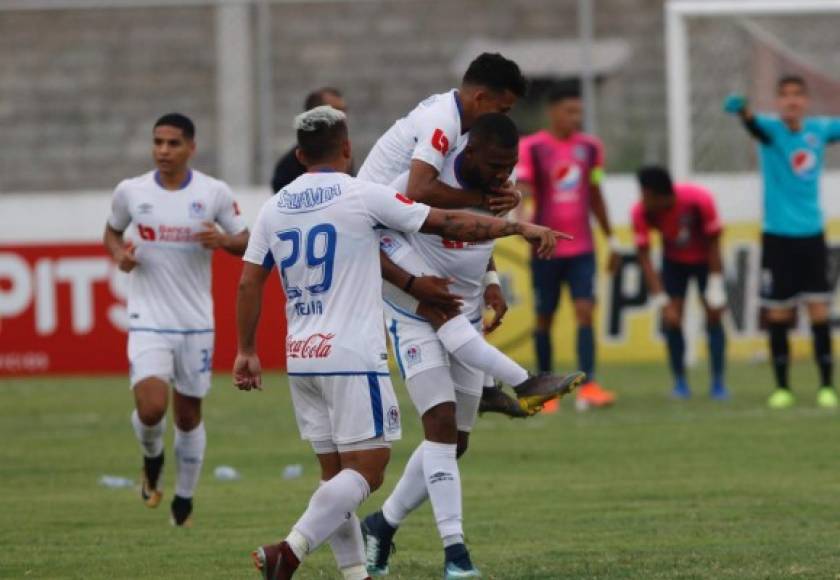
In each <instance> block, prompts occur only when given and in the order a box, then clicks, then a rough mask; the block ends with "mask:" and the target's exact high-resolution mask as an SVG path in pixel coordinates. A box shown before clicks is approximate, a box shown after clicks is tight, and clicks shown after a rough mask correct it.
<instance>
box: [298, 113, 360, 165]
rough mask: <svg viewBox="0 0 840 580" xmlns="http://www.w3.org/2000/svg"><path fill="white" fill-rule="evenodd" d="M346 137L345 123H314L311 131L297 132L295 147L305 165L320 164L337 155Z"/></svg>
mask: <svg viewBox="0 0 840 580" xmlns="http://www.w3.org/2000/svg"><path fill="white" fill-rule="evenodd" d="M347 136H348V132H347V123H346V122H345V121H337V122H335V123H332V124H330V123H328V122H327V121H315V122H314V123H313V127H312V128H311V130H308V131H304V130H302V129H298V130H297V143H298V144H297V146H298V149H300V152H301V154H302V155H303V157H304V159H305V160H306V161H307V163H309V164H315V163H321V162H323V161H329V160H332V159H333V158H334V157H336V155H338V153H339V151H341V146H342V144H343V143H344V142H345V141H346V140H347Z"/></svg>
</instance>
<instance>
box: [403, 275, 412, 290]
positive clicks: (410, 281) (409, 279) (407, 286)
mask: <svg viewBox="0 0 840 580" xmlns="http://www.w3.org/2000/svg"><path fill="white" fill-rule="evenodd" d="M414 279H415V277H414V276H410V277H409V278H408V282H406V283H405V286H403V291H404V292H411V286H412V284H414Z"/></svg>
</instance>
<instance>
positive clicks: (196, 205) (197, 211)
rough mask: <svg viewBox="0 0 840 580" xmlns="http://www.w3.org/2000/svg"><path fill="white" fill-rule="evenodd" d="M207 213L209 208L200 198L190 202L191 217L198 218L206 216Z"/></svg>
mask: <svg viewBox="0 0 840 580" xmlns="http://www.w3.org/2000/svg"><path fill="white" fill-rule="evenodd" d="M206 213H207V208H205V207H204V204H203V203H202V202H200V201H199V200H197V199H196V200H195V201H193V202H192V203H190V217H191V218H196V219H202V218H204V215H205V214H206Z"/></svg>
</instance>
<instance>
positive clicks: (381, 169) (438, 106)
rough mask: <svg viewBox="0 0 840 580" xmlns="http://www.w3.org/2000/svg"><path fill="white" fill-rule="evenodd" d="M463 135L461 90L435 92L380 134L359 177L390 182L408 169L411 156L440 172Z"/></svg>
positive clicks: (382, 182) (384, 182)
mask: <svg viewBox="0 0 840 580" xmlns="http://www.w3.org/2000/svg"><path fill="white" fill-rule="evenodd" d="M460 137H461V105H460V101H459V100H458V91H457V90H455V89H452V90H451V91H449V92H448V93H441V94H439V95H432V96H431V97H429V98H427V99H426V100H425V101H423V102H422V103H420V104H419V105H417V106H416V107H415V108H414V110H412V111H411V112H410V113H409V114H408V115H406V116H405V117H403V118H402V119H399V120H398V121H397V122H396V123H394V124H393V125H391V128H390V129H388V130H387V131H386V132H385V133H384V134H383V135H382V136H381V137H380V138H379V140H378V141H377V142H376V144H375V145H374V146H373V149H371V150H370V153H369V154H368V156H367V158H366V159H365V162H364V163H363V164H362V166H361V168H360V169H359V178H360V179H366V180H368V181H373V182H374V183H381V184H383V185H388V184H390V183H391V182H392V181H394V179H396V178H397V177H398V176H399V175H400V174H401V173H403V172H404V171H408V169H409V168H410V167H411V161H412V159H418V160H420V161H423V162H424V163H428V164H429V165H431V166H432V167H434V168H435V169H437V171H438V173H440V172H441V170H442V169H443V162H444V159H446V156H447V154H448V153H449V152H450V150H451V149H452V148H454V147H455V145H456V144H457V142H458V140H459V138H460Z"/></svg>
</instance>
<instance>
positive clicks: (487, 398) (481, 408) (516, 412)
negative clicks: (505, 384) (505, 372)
mask: <svg viewBox="0 0 840 580" xmlns="http://www.w3.org/2000/svg"><path fill="white" fill-rule="evenodd" d="M484 413H500V414H502V415H507V416H508V417H512V418H524V417H530V416H531V415H530V414H528V413H527V412H526V411H525V410H524V409H523V408H522V407H521V406H520V405H519V401H517V400H516V399H514V398H513V397H511V396H509V395H508V394H507V393H505V392H504V391H503V390H502V388H501V387H499V386H495V387H484V390H483V391H482V392H481V401H480V402H479V403H478V414H479V415H483V414H484Z"/></svg>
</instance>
